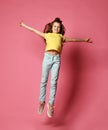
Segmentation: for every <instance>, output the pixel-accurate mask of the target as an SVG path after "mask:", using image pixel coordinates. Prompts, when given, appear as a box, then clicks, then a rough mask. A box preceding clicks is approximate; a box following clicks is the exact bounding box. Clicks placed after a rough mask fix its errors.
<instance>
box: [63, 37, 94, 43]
mask: <svg viewBox="0 0 108 130" xmlns="http://www.w3.org/2000/svg"><path fill="white" fill-rule="evenodd" d="M64 42H88V43H92V42H93V41H92V40H91V38H67V37H64Z"/></svg>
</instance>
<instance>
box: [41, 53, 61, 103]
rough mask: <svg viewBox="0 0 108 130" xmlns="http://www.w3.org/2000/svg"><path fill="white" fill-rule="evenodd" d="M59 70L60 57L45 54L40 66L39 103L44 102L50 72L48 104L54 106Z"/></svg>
mask: <svg viewBox="0 0 108 130" xmlns="http://www.w3.org/2000/svg"><path fill="white" fill-rule="evenodd" d="M59 69H60V55H52V54H50V53H47V52H46V53H45V54H44V59H43V64H42V79H41V84H40V97H39V100H40V102H44V101H45V98H46V86H47V81H48V76H49V72H50V71H51V83H50V95H49V103H50V104H54V100H55V95H56V90H57V80H58V75H59Z"/></svg>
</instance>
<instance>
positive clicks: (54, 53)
mask: <svg viewBox="0 0 108 130" xmlns="http://www.w3.org/2000/svg"><path fill="white" fill-rule="evenodd" d="M45 53H49V54H52V55H60V52H58V51H56V50H47V51H45Z"/></svg>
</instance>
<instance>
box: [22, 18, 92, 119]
mask: <svg viewBox="0 0 108 130" xmlns="http://www.w3.org/2000/svg"><path fill="white" fill-rule="evenodd" d="M20 26H21V27H24V28H26V29H28V30H30V31H32V32H34V33H36V34H37V35H39V36H41V37H42V38H44V39H45V43H46V48H45V54H44V59H43V65H42V79H41V84H40V97H39V108H38V113H39V114H42V113H43V110H44V106H45V98H46V85H47V81H48V76H49V72H50V71H51V86H50V95H49V102H48V104H47V108H48V110H47V115H48V117H53V115H54V101H55V95H56V90H57V80H58V76H59V69H60V55H61V52H62V47H63V43H64V42H88V43H92V40H91V39H90V38H84V39H82V38H68V37H65V36H64V34H65V27H64V25H63V24H62V21H61V19H60V18H55V19H54V20H53V21H52V22H50V23H48V24H46V26H45V28H44V32H41V31H38V30H37V29H34V28H32V27H30V26H28V25H26V24H25V23H24V22H20Z"/></svg>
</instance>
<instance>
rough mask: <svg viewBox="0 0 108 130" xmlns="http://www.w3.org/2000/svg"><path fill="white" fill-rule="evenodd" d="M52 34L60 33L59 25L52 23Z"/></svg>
mask: <svg viewBox="0 0 108 130" xmlns="http://www.w3.org/2000/svg"><path fill="white" fill-rule="evenodd" d="M52 32H53V33H59V32H60V23H58V22H54V23H53V25H52Z"/></svg>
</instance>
